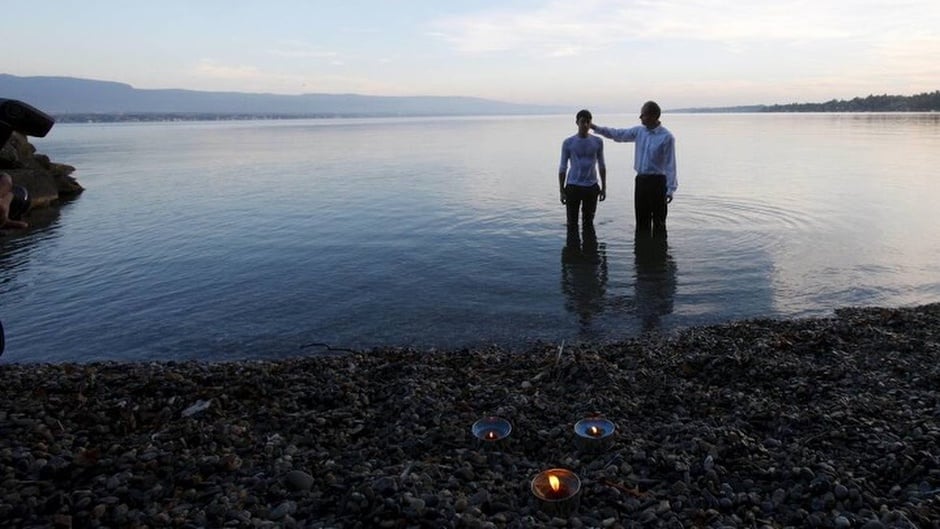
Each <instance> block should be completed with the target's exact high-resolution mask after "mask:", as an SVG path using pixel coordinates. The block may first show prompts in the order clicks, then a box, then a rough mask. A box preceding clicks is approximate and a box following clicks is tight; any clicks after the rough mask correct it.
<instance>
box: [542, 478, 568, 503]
mask: <svg viewBox="0 0 940 529" xmlns="http://www.w3.org/2000/svg"><path fill="white" fill-rule="evenodd" d="M545 495H546V496H548V497H549V498H552V499H554V500H560V499H562V498H564V497H565V496H567V495H568V490H567V489H566V488H565V486H564V484H562V482H561V480H560V479H558V476H556V475H555V474H549V475H548V490H546V491H545Z"/></svg>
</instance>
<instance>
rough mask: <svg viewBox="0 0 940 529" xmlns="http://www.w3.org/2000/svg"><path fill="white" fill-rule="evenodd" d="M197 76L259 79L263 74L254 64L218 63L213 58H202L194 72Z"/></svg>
mask: <svg viewBox="0 0 940 529" xmlns="http://www.w3.org/2000/svg"><path fill="white" fill-rule="evenodd" d="M193 73H194V75H196V76H197V77H202V78H209V79H225V80H237V81H244V80H250V79H258V78H260V77H261V76H262V75H263V74H262V73H261V72H260V71H259V70H258V68H256V67H254V66H248V65H236V66H231V65H224V64H217V63H215V62H213V61H212V60H211V59H202V60H201V61H199V63H198V64H197V65H196V67H195V71H194V72H193Z"/></svg>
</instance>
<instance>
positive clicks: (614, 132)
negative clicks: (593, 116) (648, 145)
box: [591, 123, 642, 142]
mask: <svg viewBox="0 0 940 529" xmlns="http://www.w3.org/2000/svg"><path fill="white" fill-rule="evenodd" d="M641 128H642V127H632V128H629V129H611V128H608V127H601V126H599V125H595V124H593V123H591V130H593V131H594V132H596V133H597V134H599V135H601V136H603V137H605V138H608V139H611V140H614V141H620V142H623V141H636V134H637V129H641Z"/></svg>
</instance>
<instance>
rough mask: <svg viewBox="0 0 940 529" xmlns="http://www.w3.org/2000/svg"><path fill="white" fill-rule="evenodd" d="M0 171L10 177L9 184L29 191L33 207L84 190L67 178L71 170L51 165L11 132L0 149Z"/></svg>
mask: <svg viewBox="0 0 940 529" xmlns="http://www.w3.org/2000/svg"><path fill="white" fill-rule="evenodd" d="M0 171H3V172H5V173H8V174H9V175H10V176H11V177H13V183H14V184H15V185H20V186H23V187H25V188H26V190H27V191H29V196H30V199H31V200H32V204H33V207H34V208H42V207H47V206H50V205H52V204H54V203H57V202H58V201H59V199H60V198H69V197H74V196H75V195H78V194H79V193H81V192H82V191H84V188H83V187H82V186H81V185H79V183H78V182H77V181H76V180H75V178H73V177H72V176H71V174H72V173H73V172H74V171H75V168H74V167H72V166H71V165H66V164H61V163H55V162H53V161H51V160H49V157H48V156H46V155H44V154H39V153H37V152H36V147H34V146H33V145H32V144H31V143H29V140H28V139H27V138H26V136H23V135H22V134H20V133H18V132H14V133H13V135H12V136H10V139H9V141H7V142H6V143H5V144H4V145H3V147H2V148H0Z"/></svg>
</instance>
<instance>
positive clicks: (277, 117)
mask: <svg viewBox="0 0 940 529" xmlns="http://www.w3.org/2000/svg"><path fill="white" fill-rule="evenodd" d="M768 108H770V107H729V108H680V109H673V110H666V111H664V112H665V113H667V114H669V113H672V114H754V113H758V114H799V113H805V114H808V113H819V114H885V113H893V114H924V113H927V114H932V113H937V112H940V109H937V110H845V111H840V110H823V111H817V110H767V109H768ZM542 115H549V114H370V113H362V114H356V113H336V114H269V113H257V114H250V113H239V114H225V113H218V114H217V113H189V112H180V113H165V112H153V113H149V112H135V113H127V114H91V113H80V114H60V115H56V116H54V117H55V120H56V122H57V123H165V122H177V121H179V122H183V121H288V120H301V119H369V118H374V119H386V118H387V119H395V118H447V117H451V118H458V117H496V116H514V117H526V116H542Z"/></svg>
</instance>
